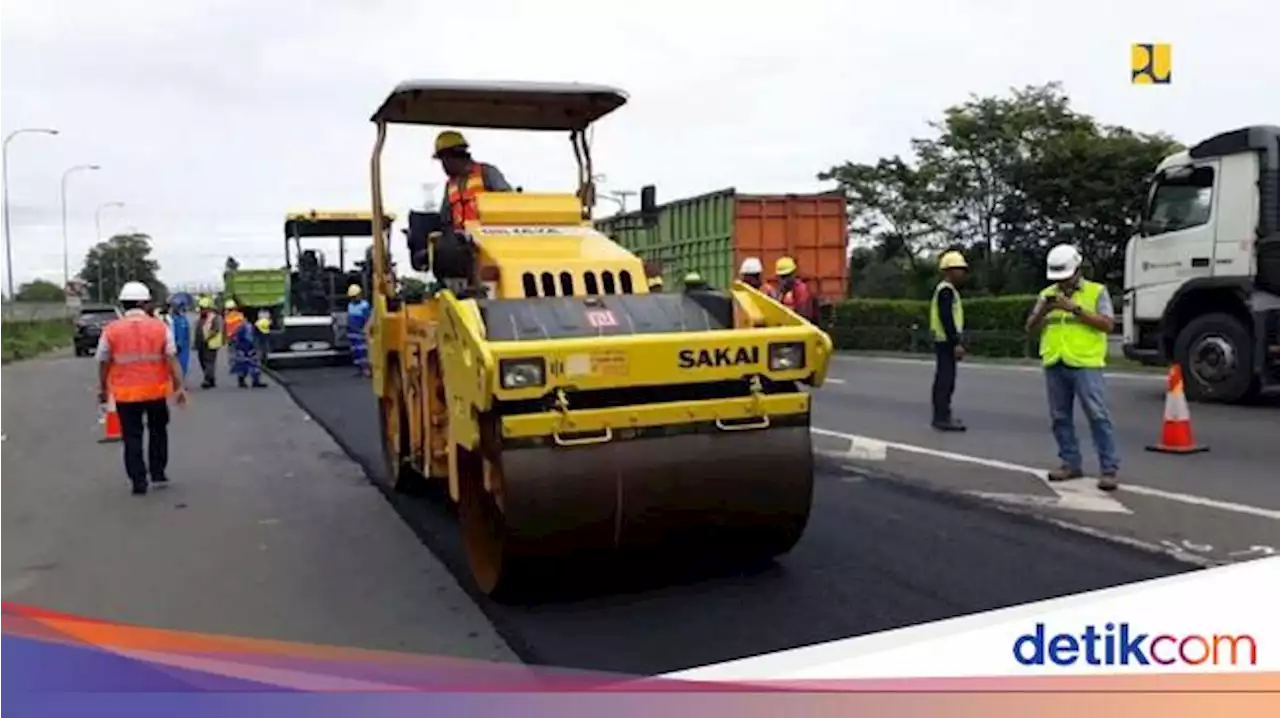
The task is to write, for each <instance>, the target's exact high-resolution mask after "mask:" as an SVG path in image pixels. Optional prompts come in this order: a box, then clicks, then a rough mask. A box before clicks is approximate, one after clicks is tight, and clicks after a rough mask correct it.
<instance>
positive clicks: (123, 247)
mask: <svg viewBox="0 0 1280 718" xmlns="http://www.w3.org/2000/svg"><path fill="white" fill-rule="evenodd" d="M150 255H151V237H150V236H148V235H146V234H140V233H135V234H117V235H115V236H113V237H111V238H110V239H108V240H107V241H105V242H99V243H98V244H96V245H94V247H93V248H92V249H90V250H89V253H88V254H86V255H85V258H84V267H83V268H82V269H81V270H80V274H79V277H80V279H82V280H83V281H84V282H85V284H87V285H88V286H89V296H91V297H93V298H95V299H97V300H98V301H102V302H114V301H115V298H116V296H117V295H119V293H120V288H121V287H122V286H124V283H125V282H130V281H139V282H142V283H144V284H146V285H147V286H148V287H150V289H151V295H152V298H153V299H154V300H155V301H157V302H162V301H164V298H165V297H166V296H168V290H167V288H166V287H165V285H164V283H162V282H161V281H160V280H159V279H158V278H157V277H156V273H157V272H159V271H160V264H159V263H158V262H156V261H155V260H154V259H151V258H150Z"/></svg>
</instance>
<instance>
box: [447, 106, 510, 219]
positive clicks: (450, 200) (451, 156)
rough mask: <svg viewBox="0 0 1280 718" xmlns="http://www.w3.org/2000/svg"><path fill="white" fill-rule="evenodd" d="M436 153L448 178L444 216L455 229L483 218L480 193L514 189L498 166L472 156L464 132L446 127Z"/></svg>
mask: <svg viewBox="0 0 1280 718" xmlns="http://www.w3.org/2000/svg"><path fill="white" fill-rule="evenodd" d="M434 156H435V158H436V159H438V160H440V166H441V167H442V168H443V169H444V173H445V176H446V177H448V182H447V183H446V184H445V190H444V203H443V204H442V205H440V206H441V212H440V219H441V220H443V222H444V224H446V225H448V226H451V227H452V228H453V229H455V230H461V229H462V228H463V226H464V225H465V224H466V223H467V222H472V221H475V220H476V219H479V216H480V214H479V212H478V211H477V209H476V195H477V194H479V193H481V192H510V191H511V185H510V184H508V183H507V179H506V178H505V177H503V176H502V172H501V171H499V170H498V168H497V167H494V166H493V165H491V164H486V163H484V162H476V161H475V160H473V159H472V158H471V150H470V146H469V145H468V144H467V140H466V138H465V137H463V136H462V133H461V132H456V131H454V130H445V131H444V132H441V133H440V134H439V135H437V136H436V152H435V155H434Z"/></svg>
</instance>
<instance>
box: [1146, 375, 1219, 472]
mask: <svg viewBox="0 0 1280 718" xmlns="http://www.w3.org/2000/svg"><path fill="white" fill-rule="evenodd" d="M1208 450H1209V447H1207V446H1200V445H1198V444H1196V442H1195V439H1194V438H1193V437H1192V435H1191V409H1190V407H1188V406H1187V396H1186V394H1184V393H1183V391H1182V366H1181V365H1180V364H1174V365H1173V366H1172V367H1169V387H1168V389H1166V390H1165V395H1164V428H1163V429H1162V430H1161V431H1160V443H1159V444H1156V445H1154V446H1148V447H1147V451H1158V452H1160V453H1163V454H1196V453H1199V452H1201V451H1208Z"/></svg>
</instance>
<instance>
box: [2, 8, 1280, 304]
mask: <svg viewBox="0 0 1280 718" xmlns="http://www.w3.org/2000/svg"><path fill="white" fill-rule="evenodd" d="M1240 18H1249V22H1247V23H1243V24H1242V23H1241V22H1240V20H1239V19H1240ZM1278 19H1280V10H1277V9H1276V6H1274V5H1272V4H1267V3H1263V2H1261V1H1260V0H1259V1H1255V2H1242V1H1224V2H1215V3H1213V4H1211V5H1205V4H1203V3H1199V2H1174V3H1166V4H1164V5H1161V6H1160V10H1159V12H1158V13H1153V12H1151V11H1150V10H1149V9H1148V8H1147V7H1146V6H1132V7H1129V6H1125V5H1121V4H1113V3H1104V2H1101V1H1100V0H1086V1H1083V2H1077V3H1074V4H1062V5H1056V6H1051V5H1047V4H1036V3H1027V2H1015V0H1003V1H996V0H988V1H986V2H980V1H978V0H973V1H971V2H943V1H942V0H932V1H929V0H914V1H911V0H904V1H903V2H899V3H875V4H869V3H835V2H830V1H820V0H791V1H789V2H786V3H771V4H768V5H755V6H752V5H750V4H729V3H725V2H716V1H713V0H702V1H698V0H683V1H682V2H673V1H667V0H652V1H651V2H645V3H623V2H599V1H598V0H596V1H594V2H588V1H586V0H560V1H556V0H546V1H545V2H540V3H529V2H523V1H522V0H490V2H486V3H456V4H440V3H423V2H417V1H413V0H376V1H375V0H313V1H311V2H307V3H301V4H300V3H297V2H284V1H283V0H257V1H256V2H255V1H251V0H219V1H218V2H213V1H212V0H205V1H194V0H192V1H187V2H169V3H161V2H155V1H154V0H132V1H124V0H59V1H58V2H56V3H44V2H37V1H36V0H12V1H11V2H8V3H7V4H6V8H5V15H4V20H5V21H4V23H3V26H2V28H0V34H2V36H3V38H2V40H3V47H4V60H5V62H4V63H3V66H2V67H0V86H2V87H3V100H4V102H3V105H2V107H0V124H2V125H3V130H4V131H5V132H6V133H7V132H9V131H12V130H13V129H17V128H19V127H29V126H55V127H57V128H58V129H60V130H61V131H62V134H60V135H59V136H58V137H56V138H49V137H38V136H24V137H20V138H18V139H17V140H15V141H14V142H13V143H12V145H11V147H10V155H9V159H10V167H9V170H10V180H11V187H10V195H11V200H12V202H13V207H14V211H13V215H12V224H13V238H14V256H15V259H16V260H17V261H16V263H15V274H16V276H17V278H18V279H19V281H22V280H24V279H29V278H31V277H35V276H44V277H50V278H57V277H59V276H60V275H61V267H62V255H61V246H62V241H61V226H60V222H59V220H58V218H59V217H60V215H61V211H60V206H59V192H58V186H59V178H60V176H61V173H62V171H63V170H64V169H65V168H67V167H69V166H72V165H74V164H79V163H84V162H97V163H99V164H101V165H102V167H103V169H102V170H101V171H100V172H97V173H85V174H80V175H77V176H75V177H74V178H73V179H72V181H71V183H70V185H69V195H68V197H69V206H68V213H69V216H70V222H69V227H68V235H69V241H70V244H71V247H72V250H73V252H72V254H73V258H72V265H73V267H74V266H78V264H79V262H78V260H79V258H80V257H82V256H83V253H84V252H85V251H86V250H87V249H88V247H89V246H90V245H91V244H92V243H93V241H94V239H95V228H94V222H93V216H94V210H95V209H96V208H97V207H98V206H99V205H100V204H102V203H105V202H111V201H122V202H125V203H126V204H127V207H125V208H123V209H112V210H107V211H104V212H103V214H102V217H103V230H104V232H106V233H110V232H111V231H117V230H120V229H123V228H124V227H128V226H133V227H136V228H138V229H140V230H142V231H145V232H147V233H149V234H151V235H152V236H154V237H155V239H156V254H157V258H158V259H159V261H160V262H161V265H162V275H163V276H164V277H165V278H166V279H167V280H169V281H171V282H188V281H216V280H217V278H218V276H219V274H220V272H221V268H222V262H223V260H224V259H225V256H226V254H228V253H233V254H235V255H236V256H237V258H239V259H241V261H242V262H243V263H246V264H248V263H258V262H261V263H278V261H279V253H280V251H281V247H282V244H283V241H282V237H281V224H282V221H283V215H284V214H285V212H286V211H288V210H290V209H294V208H301V207H312V206H315V207H332V208H344V207H356V208H359V207H365V206H367V205H368V202H369V197H368V178H367V168H368V152H369V149H370V147H371V143H372V140H373V128H372V126H371V125H370V123H369V122H368V116H369V114H370V113H371V112H372V111H373V109H374V108H375V107H376V106H377V104H378V103H379V102H380V101H381V99H382V97H383V96H384V95H385V93H386V92H387V91H388V90H389V89H390V88H391V87H392V86H393V85H394V84H395V83H397V82H399V81H401V80H403V79H407V78H412V77H446V78H476V79H536V80H580V81H589V82H603V83H610V84H616V85H619V86H621V87H623V88H624V89H626V90H627V91H628V92H629V93H630V95H631V102H630V103H629V105H628V106H626V107H624V108H623V109H622V110H621V111H619V112H618V113H616V115H615V116H611V117H609V118H606V119H605V120H604V121H603V122H601V123H600V125H599V127H598V129H597V131H596V134H595V141H596V148H595V153H594V155H595V158H596V160H597V168H598V171H600V172H603V173H604V174H606V175H607V176H608V178H609V185H610V187H604V188H603V189H605V190H608V189H611V188H612V189H636V188H638V187H639V186H640V185H642V184H646V183H655V184H657V186H658V191H659V198H660V200H662V199H674V198H677V197H680V196H688V195H692V194H700V193H703V192H707V191H712V190H715V189H720V188H724V187H729V186H733V187H737V188H738V189H739V190H741V191H747V192H804V191H814V190H818V189H822V188H823V185H822V184H821V183H819V182H817V181H816V179H815V178H814V177H815V174H816V173H817V172H818V171H820V170H822V169H825V168H827V167H829V166H831V165H832V164H836V163H838V162H840V161H843V160H845V159H857V160H869V159H874V158H875V157H878V156H881V155H886V154H892V153H896V152H904V151H906V150H907V142H908V140H909V138H910V137H912V136H915V135H920V134H922V133H925V132H927V131H928V129H927V126H926V122H927V121H928V120H930V119H933V118H935V117H937V116H938V114H939V113H940V112H941V110H942V109H943V108H944V107H946V106H948V105H950V104H953V103H955V102H959V101H962V100H964V99H965V98H966V97H967V96H968V95H969V94H970V93H992V92H1001V91H1003V90H1005V89H1006V88H1008V87H1011V86H1017V85H1023V84H1029V83H1041V82H1045V81H1049V80H1062V81H1064V83H1065V85H1066V89H1067V90H1068V92H1069V93H1070V94H1071V95H1072V98H1073V100H1074V101H1075V103H1076V105H1077V106H1078V108H1079V109H1081V110H1084V111H1087V112H1090V113H1093V114H1095V115H1098V116H1099V117H1101V118H1102V119H1103V120H1105V121H1108V122H1115V123H1120V124H1126V125H1130V126H1132V127H1135V128H1137V129H1141V130H1166V131H1170V132H1172V133H1174V134H1175V135H1177V136H1179V137H1180V138H1182V139H1186V140H1194V139H1197V138H1200V137H1203V136H1206V135H1208V134H1211V133H1214V132H1218V131H1221V130H1225V129H1229V128H1233V127H1236V126H1239V125H1243V124H1248V123H1259V122H1276V121H1277V118H1278V116H1280V98H1278V97H1277V96H1276V95H1275V93H1269V92H1267V91H1266V87H1265V86H1264V79H1263V78H1261V77H1259V76H1258V72H1259V71H1260V70H1261V68H1263V67H1264V66H1265V62H1264V58H1263V56H1262V53H1264V52H1265V51H1266V50H1265V48H1266V47H1268V46H1269V42H1270V40H1271V38H1270V36H1269V35H1268V34H1267V31H1268V29H1269V28H1274V27H1276V25H1277V20H1278ZM1136 41H1169V42H1172V43H1173V44H1174V73H1175V80H1174V84H1173V85H1172V86H1170V87H1134V86H1132V85H1130V84H1129V82H1128V76H1127V72H1128V67H1127V62H1128V60H1127V58H1128V46H1129V43H1131V42H1136ZM432 134H433V130H432V129H430V128H395V129H394V130H393V132H392V136H391V139H390V141H389V144H388V148H387V158H386V170H387V174H386V188H387V189H386V192H387V199H388V203H389V205H390V206H391V207H392V208H393V209H395V210H396V211H397V212H398V213H399V214H401V215H403V214H404V210H405V209H406V208H407V207H408V206H410V205H417V204H419V203H420V202H421V200H422V189H421V186H422V184H423V183H424V182H438V181H439V170H438V168H437V167H435V166H434V165H433V164H432V163H431V161H430V158H429V146H430V142H431V137H432ZM470 134H471V135H472V141H473V144H474V146H475V147H476V152H477V156H478V157H480V158H481V159H483V160H486V161H491V162H494V163H495V164H497V165H499V166H500V167H501V168H502V169H503V171H504V172H505V173H506V174H507V175H508V176H509V177H511V178H512V180H513V181H515V182H516V183H518V184H521V185H523V186H525V187H528V188H532V187H547V188H558V189H567V188H570V187H571V186H572V182H573V177H574V170H573V158H572V154H571V152H570V150H569V146H568V143H567V141H566V140H565V139H564V138H563V137H560V136H548V135H529V134H521V133H492V132H482V131H477V132H473V133H470ZM608 207H609V205H602V206H601V208H602V209H606V208H608ZM397 254H398V255H399V259H400V260H401V261H402V262H403V263H406V264H407V260H406V258H405V257H404V256H403V252H402V251H400V249H399V248H397Z"/></svg>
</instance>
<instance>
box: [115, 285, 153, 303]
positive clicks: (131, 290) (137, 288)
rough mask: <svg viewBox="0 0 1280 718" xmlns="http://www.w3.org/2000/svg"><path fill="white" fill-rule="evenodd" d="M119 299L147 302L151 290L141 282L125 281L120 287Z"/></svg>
mask: <svg viewBox="0 0 1280 718" xmlns="http://www.w3.org/2000/svg"><path fill="white" fill-rule="evenodd" d="M120 301H122V302H149V301H151V290H150V289H147V285H145V284H143V283H142V282H125V283H124V286H123V287H121V288H120Z"/></svg>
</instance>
